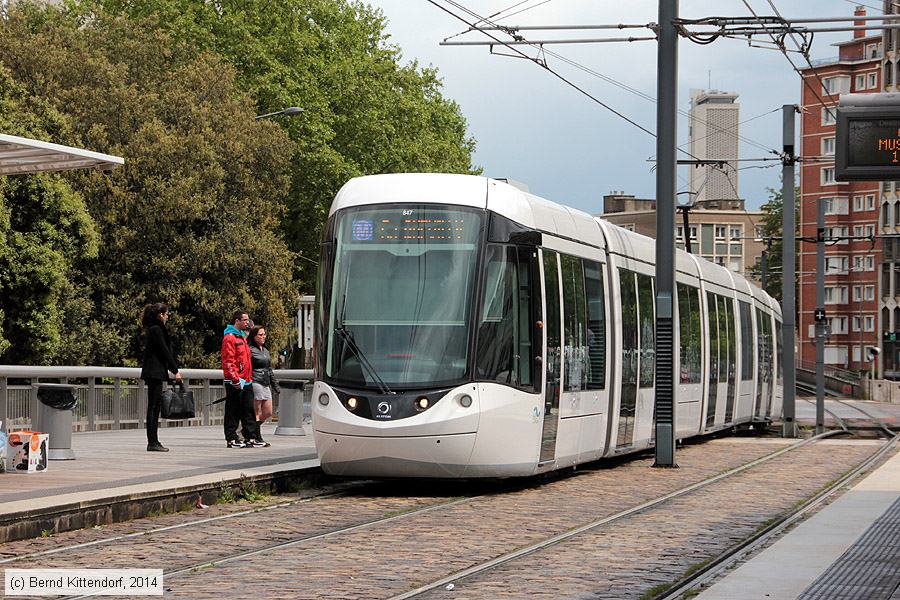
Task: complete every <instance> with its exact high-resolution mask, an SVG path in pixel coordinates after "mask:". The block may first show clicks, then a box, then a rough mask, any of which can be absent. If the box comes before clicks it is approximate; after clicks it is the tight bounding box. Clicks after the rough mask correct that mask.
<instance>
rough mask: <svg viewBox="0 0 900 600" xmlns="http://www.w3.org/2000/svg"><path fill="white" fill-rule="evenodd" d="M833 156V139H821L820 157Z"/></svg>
mask: <svg viewBox="0 0 900 600" xmlns="http://www.w3.org/2000/svg"><path fill="white" fill-rule="evenodd" d="M833 154H834V138H833V137H832V138H822V155H823V156H832V155H833Z"/></svg>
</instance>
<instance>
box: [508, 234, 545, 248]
mask: <svg viewBox="0 0 900 600" xmlns="http://www.w3.org/2000/svg"><path fill="white" fill-rule="evenodd" d="M509 241H510V243H513V244H519V245H522V246H540V245H541V243H543V241H544V239H543V236H542V235H541V232H540V231H514V232H512V233H510V234H509Z"/></svg>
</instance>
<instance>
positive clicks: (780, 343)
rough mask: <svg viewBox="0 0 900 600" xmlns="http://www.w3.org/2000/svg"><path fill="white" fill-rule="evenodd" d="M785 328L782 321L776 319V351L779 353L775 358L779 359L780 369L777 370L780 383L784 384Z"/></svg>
mask: <svg viewBox="0 0 900 600" xmlns="http://www.w3.org/2000/svg"><path fill="white" fill-rule="evenodd" d="M782 332H783V330H782V327H781V321H779V320H778V319H775V346H776V349H775V351H776V352H777V353H778V355H777V356H776V357H775V360H777V361H778V370H777V371H776V372H775V373H776V375H777V377H778V385H781V384H782V378H783V377H784V365H783V364H782V356H784V338H783V337H782V335H783V333H782Z"/></svg>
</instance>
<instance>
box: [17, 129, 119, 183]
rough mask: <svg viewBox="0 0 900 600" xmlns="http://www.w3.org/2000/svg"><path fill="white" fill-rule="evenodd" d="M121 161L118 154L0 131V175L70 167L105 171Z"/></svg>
mask: <svg viewBox="0 0 900 600" xmlns="http://www.w3.org/2000/svg"><path fill="white" fill-rule="evenodd" d="M124 164H125V159H124V158H122V157H120V156H113V155H111V154H102V153H100V152H91V151H90V150H84V149H83V148H74V147H72V146H63V145H62V144H51V143H50V142H42V141H40V140H34V139H31V138H24V137H19V136H16V135H7V134H3V133H0V175H26V174H29V173H48V172H55V171H70V170H72V169H99V170H101V171H109V170H112V169H114V168H116V167H120V166H122V165H124Z"/></svg>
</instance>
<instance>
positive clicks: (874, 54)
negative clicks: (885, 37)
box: [866, 44, 881, 58]
mask: <svg viewBox="0 0 900 600" xmlns="http://www.w3.org/2000/svg"><path fill="white" fill-rule="evenodd" d="M880 45H881V44H866V56H867V57H868V58H881V51H880V48H879V46H880Z"/></svg>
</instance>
